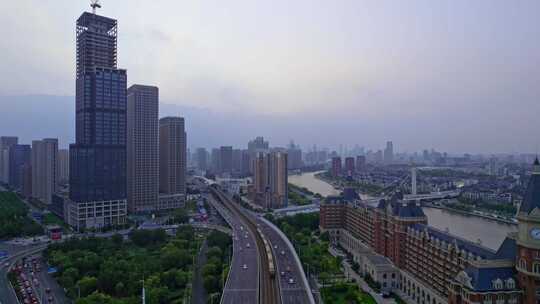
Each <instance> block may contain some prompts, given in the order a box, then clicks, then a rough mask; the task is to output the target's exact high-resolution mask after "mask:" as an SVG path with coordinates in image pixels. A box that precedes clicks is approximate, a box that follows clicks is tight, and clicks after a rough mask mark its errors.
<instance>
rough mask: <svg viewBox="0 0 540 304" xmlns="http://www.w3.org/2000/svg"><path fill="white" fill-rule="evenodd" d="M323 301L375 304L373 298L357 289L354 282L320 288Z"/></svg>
mask: <svg viewBox="0 0 540 304" xmlns="http://www.w3.org/2000/svg"><path fill="white" fill-rule="evenodd" d="M321 296H322V298H323V301H324V303H333V304H375V303H376V302H375V299H373V297H371V296H370V295H369V294H367V293H364V292H362V291H360V290H359V289H358V286H357V285H356V284H349V283H337V284H334V285H332V286H328V287H323V288H321Z"/></svg>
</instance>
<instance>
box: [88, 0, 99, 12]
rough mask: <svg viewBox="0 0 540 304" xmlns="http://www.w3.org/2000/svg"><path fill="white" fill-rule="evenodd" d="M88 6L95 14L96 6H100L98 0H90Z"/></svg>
mask: <svg viewBox="0 0 540 304" xmlns="http://www.w3.org/2000/svg"><path fill="white" fill-rule="evenodd" d="M90 7H91V8H92V14H95V13H96V8H101V4H99V0H92V1H91V3H90Z"/></svg>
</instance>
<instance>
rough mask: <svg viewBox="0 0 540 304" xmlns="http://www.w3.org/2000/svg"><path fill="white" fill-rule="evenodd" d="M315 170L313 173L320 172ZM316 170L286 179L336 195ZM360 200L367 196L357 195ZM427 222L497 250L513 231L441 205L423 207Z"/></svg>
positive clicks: (508, 226)
mask: <svg viewBox="0 0 540 304" xmlns="http://www.w3.org/2000/svg"><path fill="white" fill-rule="evenodd" d="M320 172H321V171H318V172H316V173H320ZM316 173H313V172H312V173H304V174H302V175H295V176H289V182H290V183H292V184H295V185H297V186H299V187H305V188H308V189H309V190H310V191H312V192H315V193H320V194H321V195H323V196H328V195H337V194H338V190H337V189H335V188H334V187H333V186H332V185H330V184H328V183H327V182H325V181H323V180H321V179H319V178H317V177H316V176H315V174H316ZM361 197H362V199H369V197H368V198H366V197H365V195H361ZM423 210H424V213H425V215H426V216H427V218H428V224H429V225H430V226H432V227H434V228H437V229H439V230H442V231H448V232H449V233H451V234H453V235H455V236H458V237H461V238H464V239H467V240H469V241H471V242H477V241H478V240H481V242H482V244H483V245H484V246H486V247H488V248H491V249H493V250H497V249H498V248H499V246H500V244H501V243H502V242H503V241H504V239H505V237H506V236H507V235H508V233H511V232H515V231H517V226H516V225H515V224H514V223H507V222H504V221H497V220H495V219H493V218H486V217H480V216H478V215H477V214H467V213H463V212H461V213H460V212H454V210H447V209H445V208H440V207H439V208H431V207H424V208H423Z"/></svg>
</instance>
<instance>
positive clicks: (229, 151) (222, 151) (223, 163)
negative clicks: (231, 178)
mask: <svg viewBox="0 0 540 304" xmlns="http://www.w3.org/2000/svg"><path fill="white" fill-rule="evenodd" d="M219 167H220V168H219V173H221V174H227V173H228V174H231V173H232V171H233V148H232V147H231V146H222V147H220V148H219Z"/></svg>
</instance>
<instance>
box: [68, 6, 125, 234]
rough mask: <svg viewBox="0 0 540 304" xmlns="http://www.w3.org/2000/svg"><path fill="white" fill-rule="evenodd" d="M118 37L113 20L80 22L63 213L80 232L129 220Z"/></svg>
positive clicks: (86, 16) (89, 17)
mask: <svg viewBox="0 0 540 304" xmlns="http://www.w3.org/2000/svg"><path fill="white" fill-rule="evenodd" d="M117 34H118V27H117V21H116V20H115V19H111V18H108V17H104V16H100V15H97V14H95V13H88V12H84V13H83V14H82V15H81V16H80V17H79V19H77V24H76V43H77V47H76V49H77V52H76V55H77V56H76V86H75V87H76V92H75V100H76V106H75V112H76V119H75V129H76V131H75V143H74V144H71V145H70V147H69V150H70V151H69V154H70V174H69V184H70V193H69V198H70V200H69V205H68V206H67V210H66V211H65V214H67V215H68V216H67V218H66V220H67V222H68V223H69V224H70V225H72V226H74V227H75V228H76V229H80V228H99V227H104V226H114V225H119V224H124V223H125V220H126V216H127V208H126V196H127V193H126V187H127V181H126V175H127V173H126V172H127V170H126V137H127V136H126V88H127V73H126V70H122V69H118V68H117V54H118V52H117ZM87 210H93V211H94V212H86V211H87Z"/></svg>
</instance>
